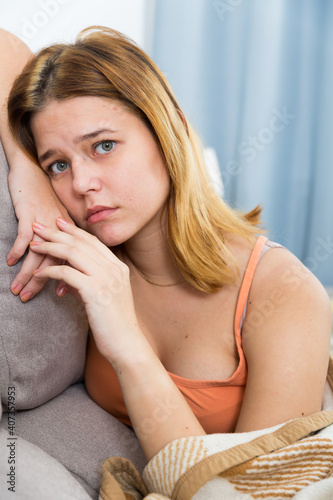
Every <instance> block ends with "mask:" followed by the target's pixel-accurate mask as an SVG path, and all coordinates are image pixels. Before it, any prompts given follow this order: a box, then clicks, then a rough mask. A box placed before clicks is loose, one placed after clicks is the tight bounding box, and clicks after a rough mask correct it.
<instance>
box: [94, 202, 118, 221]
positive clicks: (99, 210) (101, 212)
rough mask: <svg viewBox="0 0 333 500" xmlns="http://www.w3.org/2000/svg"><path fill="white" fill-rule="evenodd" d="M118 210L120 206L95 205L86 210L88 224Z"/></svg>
mask: <svg viewBox="0 0 333 500" xmlns="http://www.w3.org/2000/svg"><path fill="white" fill-rule="evenodd" d="M117 210H118V208H113V207H104V206H100V205H96V206H95V207H92V208H88V210H87V212H86V221H87V223H88V224H94V223H96V222H100V221H102V220H104V219H106V218H107V217H109V216H110V215H112V214H114V213H115V212H116V211H117Z"/></svg>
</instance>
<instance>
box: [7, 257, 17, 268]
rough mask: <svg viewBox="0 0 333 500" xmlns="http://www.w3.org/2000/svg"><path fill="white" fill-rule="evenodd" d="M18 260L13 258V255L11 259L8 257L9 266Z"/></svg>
mask: <svg viewBox="0 0 333 500" xmlns="http://www.w3.org/2000/svg"><path fill="white" fill-rule="evenodd" d="M16 262H17V259H13V257H11V258H10V259H7V264H8V265H9V266H13V265H14V264H16Z"/></svg>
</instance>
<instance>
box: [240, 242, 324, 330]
mask: <svg viewBox="0 0 333 500" xmlns="http://www.w3.org/2000/svg"><path fill="white" fill-rule="evenodd" d="M288 311H289V313H290V315H291V316H292V317H294V318H297V317H298V315H299V314H300V313H301V314H303V313H305V312H306V311H308V312H309V313H310V311H312V312H313V313H316V314H315V315H316V316H318V317H320V316H322V315H323V314H324V316H325V318H326V319H327V320H328V322H330V321H331V306H330V301H329V298H328V295H327V293H326V290H325V288H324V287H323V285H322V284H321V283H320V281H319V280H318V279H317V278H316V276H315V275H314V274H313V273H312V272H311V271H310V270H309V269H308V268H307V267H306V266H305V265H304V264H302V262H301V261H300V260H299V259H298V258H297V257H296V256H295V255H293V254H292V253H291V252H290V251H289V250H287V249H286V248H274V249H271V250H269V251H268V252H266V254H265V255H264V256H263V257H262V259H261V260H260V262H259V264H258V266H257V269H256V272H255V275H254V278H253V285H252V288H251V293H250V297H249V314H248V316H247V320H248V321H247V326H248V328H252V327H257V328H258V327H260V326H261V325H263V324H264V323H266V324H267V320H269V318H272V319H273V320H274V321H276V320H277V319H278V318H280V320H282V318H281V314H282V312H283V313H284V314H286V313H287V312H288ZM289 319H291V317H290V318H289Z"/></svg>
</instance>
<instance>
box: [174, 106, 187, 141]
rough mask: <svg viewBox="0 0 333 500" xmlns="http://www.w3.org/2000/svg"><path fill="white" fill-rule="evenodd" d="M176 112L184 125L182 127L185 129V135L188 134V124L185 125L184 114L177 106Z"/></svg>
mask: <svg viewBox="0 0 333 500" xmlns="http://www.w3.org/2000/svg"><path fill="white" fill-rule="evenodd" d="M177 112H178V114H179V116H180V119H181V121H182V122H183V125H184V128H185V130H186V133H187V135H189V131H188V125H187V121H186V118H185V116H184V113H183V112H182V111H181V110H180V109H179V108H177Z"/></svg>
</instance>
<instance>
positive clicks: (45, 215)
mask: <svg viewBox="0 0 333 500" xmlns="http://www.w3.org/2000/svg"><path fill="white" fill-rule="evenodd" d="M0 46H1V53H0V68H1V72H0V138H1V142H2V144H3V147H4V150H5V153H6V157H7V160H8V163H9V166H10V172H9V176H8V183H9V189H10V194H11V197H12V202H13V206H14V209H15V213H16V216H17V219H18V235H17V238H16V240H15V242H14V245H13V247H12V249H11V250H10V252H9V254H8V256H7V263H8V265H10V266H12V265H15V264H16V263H17V262H18V260H19V259H20V258H21V257H22V255H23V254H24V253H25V251H26V249H27V247H29V243H30V241H31V240H32V239H34V240H40V237H39V236H37V235H36V234H34V233H33V231H32V223H33V222H34V221H36V214H37V213H38V215H39V217H41V219H42V220H43V221H44V222H45V223H47V224H48V225H50V226H51V227H56V225H55V220H56V218H57V217H60V216H61V217H63V218H65V219H66V220H68V221H70V220H71V219H70V217H69V215H68V213H67V210H66V209H65V207H64V206H63V205H62V204H61V203H60V201H59V199H58V198H57V196H56V195H55V193H54V191H53V189H52V187H51V184H50V181H49V179H48V177H47V176H46V175H45V173H43V171H42V170H41V169H40V168H39V167H38V166H37V165H36V164H35V163H33V162H32V161H31V160H29V159H28V158H27V157H26V155H25V154H24V153H23V151H22V150H21V149H19V148H18V147H17V143H16V141H15V140H14V138H13V137H12V135H11V133H10V130H9V126H8V122H7V108H6V105H7V96H8V94H9V91H10V88H11V86H12V84H13V82H14V79H15V78H16V76H17V75H18V74H19V73H20V72H21V71H22V69H23V67H24V66H25V65H26V63H27V62H28V60H29V59H30V58H31V56H32V53H31V51H30V49H29V48H28V47H27V46H26V45H25V44H24V43H23V42H22V40H20V39H19V38H17V37H16V36H15V35H13V34H12V33H9V32H8V31H6V30H4V29H1V28H0ZM35 189H37V191H38V193H39V196H38V199H37V198H36V197H35V196H31V193H33V192H34V190H35ZM55 262H56V261H55V260H54V259H53V257H50V256H46V257H44V256H41V255H37V254H36V253H35V252H31V251H30V252H29V254H28V256H27V258H26V259H25V260H24V262H23V264H22V266H21V269H20V272H19V273H18V275H17V276H16V277H15V279H14V281H13V283H12V285H11V291H12V292H13V293H15V294H16V295H17V294H19V293H20V292H21V293H20V297H21V299H22V301H23V302H25V301H26V300H28V299H30V298H31V297H33V296H34V295H35V294H36V293H38V292H39V291H40V290H41V288H43V286H44V285H45V280H37V279H36V278H34V277H33V271H34V270H35V269H36V268H38V267H43V266H47V265H50V264H52V263H55ZM63 286H64V284H63V283H59V288H60V289H61V288H62V287H63Z"/></svg>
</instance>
